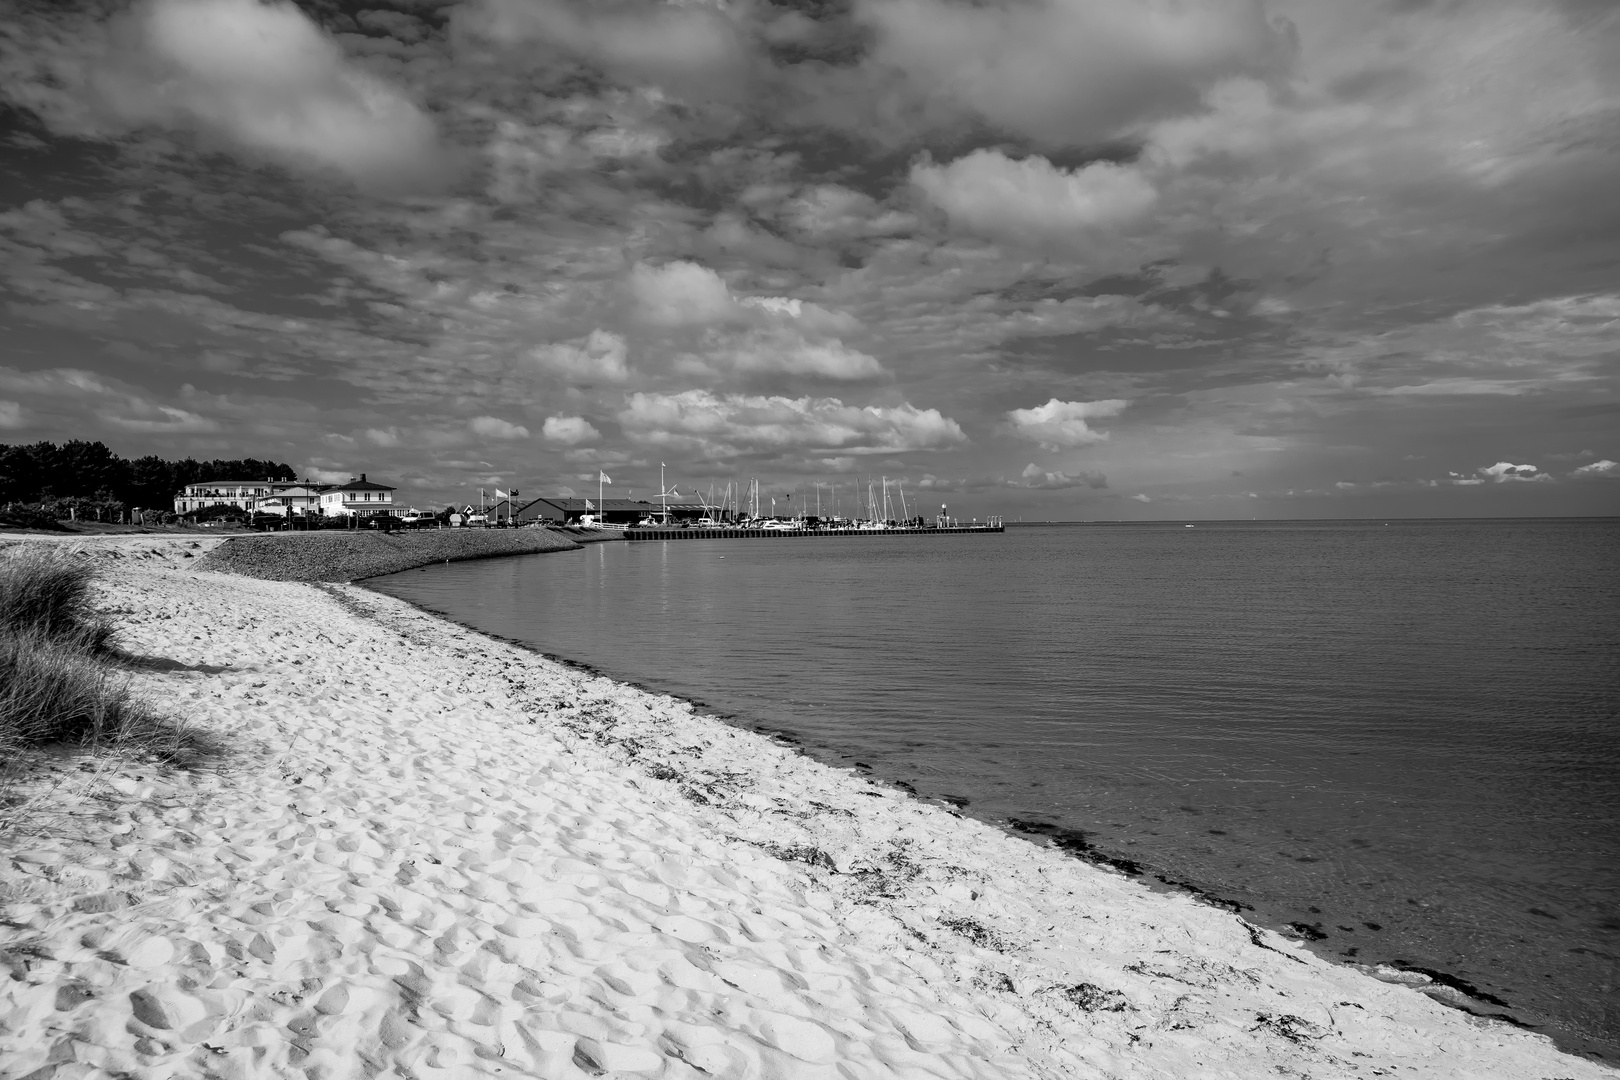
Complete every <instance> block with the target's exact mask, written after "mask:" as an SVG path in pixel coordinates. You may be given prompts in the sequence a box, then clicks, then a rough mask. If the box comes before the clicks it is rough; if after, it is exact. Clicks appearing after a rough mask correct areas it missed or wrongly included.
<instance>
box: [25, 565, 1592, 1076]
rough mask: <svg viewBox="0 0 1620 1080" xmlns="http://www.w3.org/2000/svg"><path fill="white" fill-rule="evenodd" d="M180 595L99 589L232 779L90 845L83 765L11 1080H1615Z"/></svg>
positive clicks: (1255, 949) (225, 598) (110, 814)
mask: <svg viewBox="0 0 1620 1080" xmlns="http://www.w3.org/2000/svg"><path fill="white" fill-rule="evenodd" d="M194 565H195V563H192V562H187V561H182V558H181V554H174V555H173V557H167V556H162V555H157V556H149V557H147V558H146V559H145V560H144V561H141V562H136V561H135V560H134V559H127V560H119V561H117V562H115V563H112V564H110V565H109V567H108V571H107V575H106V579H105V581H104V584H103V589H104V592H105V595H106V599H107V600H108V601H110V603H109V605H108V606H109V607H111V608H113V609H114V610H115V611H116V612H117V613H118V617H119V620H120V624H121V629H122V631H123V635H124V638H125V643H126V646H127V648H128V650H129V651H130V652H132V653H135V654H137V655H140V656H145V657H148V658H153V659H155V660H158V661H161V662H162V663H161V664H157V663H152V664H147V665H146V666H144V667H142V668H140V669H139V670H138V671H137V674H136V676H135V677H136V680H137V683H138V686H139V687H140V689H142V690H143V691H145V692H146V693H148V694H149V695H150V696H152V697H153V698H154V699H156V700H159V701H160V702H162V703H163V704H164V706H165V707H166V708H168V709H171V710H180V709H184V710H185V716H186V718H188V719H191V720H193V721H194V722H195V723H197V724H198V725H199V726H200V727H203V728H206V729H207V730H209V731H210V732H213V733H215V734H218V735H221V736H224V737H225V741H226V742H228V743H230V744H232V745H234V746H235V747H237V748H238V750H237V752H236V754H235V755H234V756H232V757H230V758H228V759H226V760H222V761H220V762H218V763H215V764H211V765H208V766H205V767H201V768H198V769H195V770H193V771H191V772H174V771H163V770H154V769H153V768H152V767H151V766H148V765H142V764H139V763H129V762H124V763H118V762H113V763H103V764H102V771H101V778H100V781H99V783H98V785H97V787H96V789H95V790H96V794H95V796H94V801H93V804H83V805H76V804H75V803H74V802H73V798H74V795H75V793H74V791H73V790H71V788H70V787H69V786H68V785H69V783H70V782H71V778H72V777H74V776H75V774H77V772H78V770H77V765H76V764H75V763H74V762H73V761H72V760H70V759H64V761H63V763H62V773H61V776H59V778H58V779H59V781H61V782H60V783H59V784H58V786H56V787H55V788H54V789H52V788H49V785H48V784H47V785H46V788H47V790H45V791H44V792H43V794H42V798H43V800H44V801H43V802H42V804H41V806H42V810H45V811H55V812H56V813H58V814H60V815H61V818H60V821H62V822H65V823H66V827H59V828H56V829H55V830H54V831H53V832H52V834H51V835H47V836H36V837H29V836H21V837H17V836H13V837H8V838H6V845H7V851H6V855H7V856H8V858H7V860H6V862H5V863H3V864H0V865H3V866H5V868H6V869H5V876H4V884H5V886H6V891H5V896H4V900H5V908H6V911H5V917H6V919H7V925H6V926H4V927H0V950H3V954H0V955H3V956H4V957H5V958H6V960H7V962H8V963H9V964H10V966H11V969H12V973H13V977H12V980H11V981H10V982H9V983H8V984H6V985H5V989H4V992H5V993H6V994H7V995H9V999H8V1004H9V1005H10V1007H11V1009H12V1013H13V1015H14V1016H15V1017H16V1020H15V1022H14V1023H13V1024H12V1026H11V1030H10V1031H9V1032H8V1033H7V1034H5V1035H3V1036H0V1060H5V1061H6V1062H7V1064H8V1074H10V1073H12V1072H13V1071H14V1073H15V1074H16V1075H26V1074H29V1073H31V1072H33V1070H36V1069H40V1070H45V1071H42V1072H40V1073H38V1074H37V1075H39V1076H41V1077H42V1078H43V1077H46V1076H50V1077H52V1078H53V1080H55V1078H56V1077H61V1078H63V1080H66V1078H67V1077H69V1076H72V1077H80V1076H102V1075H106V1074H107V1073H109V1072H116V1071H126V1072H132V1073H134V1074H136V1075H142V1076H144V1075H147V1074H148V1072H150V1073H151V1075H154V1076H155V1075H158V1073H159V1071H161V1073H162V1075H212V1074H218V1075H222V1076H223V1075H230V1076H259V1075H284V1074H285V1071H286V1070H289V1069H294V1068H296V1069H300V1070H308V1069H317V1070H320V1071H322V1072H323V1073H325V1074H328V1075H348V1074H350V1073H352V1072H356V1071H358V1068H359V1066H360V1064H361V1063H365V1065H366V1068H367V1069H368V1070H383V1071H386V1070H390V1069H392V1070H395V1071H399V1072H402V1073H403V1072H406V1071H409V1072H410V1074H412V1075H428V1074H431V1073H433V1071H434V1070H435V1069H438V1070H450V1071H449V1072H446V1073H443V1075H469V1076H470V1075H482V1074H485V1073H487V1074H489V1075H496V1074H497V1072H499V1073H501V1074H502V1075H545V1076H565V1075H567V1076H574V1075H594V1074H601V1073H606V1072H611V1073H615V1074H623V1075H657V1076H683V1077H684V1076H690V1077H697V1076H702V1075H705V1074H706V1075H711V1076H729V1077H745V1076H764V1075H779V1076H800V1075H803V1076H827V1077H833V1076H847V1077H857V1078H859V1077H867V1076H872V1077H878V1076H890V1075H897V1074H898V1073H900V1072H906V1070H910V1071H909V1072H906V1075H918V1076H929V1075H937V1076H952V1077H961V1076H984V1077H997V1078H999V1077H1020V1076H1033V1077H1068V1076H1086V1077H1091V1076H1097V1077H1102V1076H1133V1077H1138V1076H1139V1077H1148V1076H1152V1077H1160V1076H1163V1077H1170V1076H1176V1077H1181V1076H1190V1075H1212V1076H1213V1075H1234V1076H1237V1075H1259V1074H1261V1073H1275V1072H1277V1071H1279V1070H1289V1071H1293V1072H1300V1073H1303V1072H1309V1073H1310V1074H1311V1075H1314V1076H1319V1077H1320V1076H1372V1075H1380V1074H1384V1073H1387V1072H1388V1071H1390V1070H1391V1069H1394V1068H1397V1067H1405V1068H1418V1069H1421V1070H1423V1075H1425V1076H1456V1077H1464V1076H1467V1077H1486V1076H1501V1077H1504V1078H1507V1077H1514V1078H1518V1077H1527V1076H1540V1077H1555V1076H1556V1077H1579V1078H1583V1080H1584V1078H1587V1077H1594V1078H1595V1077H1605V1076H1609V1077H1612V1076H1614V1075H1616V1074H1615V1073H1613V1072H1612V1071H1610V1070H1608V1069H1606V1068H1604V1067H1603V1066H1601V1065H1599V1064H1597V1063H1594V1062H1591V1061H1587V1060H1584V1059H1581V1058H1578V1057H1574V1056H1570V1055H1566V1054H1563V1053H1560V1052H1559V1051H1557V1050H1556V1049H1555V1048H1554V1047H1553V1045H1552V1044H1551V1042H1550V1041H1549V1040H1547V1039H1546V1038H1545V1037H1542V1036H1538V1035H1531V1034H1526V1033H1524V1032H1520V1031H1517V1030H1514V1029H1512V1028H1509V1027H1507V1026H1505V1025H1502V1024H1499V1023H1494V1022H1489V1021H1481V1020H1477V1019H1474V1018H1471V1017H1469V1016H1468V1015H1466V1014H1464V1013H1461V1012H1458V1011H1456V1010H1454V1009H1449V1008H1446V1007H1444V1006H1442V1005H1440V1004H1439V1003H1437V1002H1435V1001H1432V1000H1430V999H1429V998H1428V997H1425V996H1423V995H1421V994H1416V993H1411V992H1410V991H1408V990H1407V989H1405V988H1402V987H1398V986H1393V985H1389V984H1386V983H1383V982H1379V981H1377V980H1374V979H1372V978H1369V977H1366V976H1364V975H1361V974H1359V973H1357V972H1356V971H1355V970H1353V969H1351V968H1347V967H1343V966H1341V965H1337V964H1329V963H1328V962H1326V961H1323V960H1321V959H1320V958H1318V957H1316V956H1314V955H1313V954H1310V953H1309V952H1307V951H1305V950H1303V949H1302V948H1300V947H1298V946H1297V945H1296V944H1295V943H1292V942H1289V941H1287V940H1286V939H1284V938H1282V937H1280V936H1278V935H1276V934H1273V933H1271V932H1270V931H1266V930H1262V929H1260V928H1258V927H1252V926H1250V925H1249V924H1247V923H1244V922H1243V921H1242V920H1240V919H1238V918H1237V917H1236V916H1234V915H1231V914H1230V913H1227V912H1224V911H1221V910H1219V909H1217V908H1213V907H1210V906H1208V905H1206V904H1201V903H1197V902H1195V901H1193V900H1192V899H1190V898H1187V897H1185V896H1180V895H1176V894H1169V893H1160V892H1152V891H1149V890H1148V889H1146V888H1143V887H1142V885H1141V884H1139V883H1137V882H1133V881H1131V880H1129V879H1127V878H1125V877H1123V876H1122V875H1120V874H1117V873H1114V872H1111V871H1108V870H1104V869H1099V868H1097V867H1093V866H1089V865H1087V864H1085V863H1083V862H1080V861H1079V860H1076V859H1073V858H1070V857H1068V856H1066V855H1064V854H1063V853H1062V852H1061V851H1059V850H1056V849H1054V848H1052V847H1046V846H1038V845H1035V844H1031V843H1028V842H1027V841H1025V840H1023V839H1020V838H1017V837H1014V836H1010V835H1008V834H1007V833H1005V832H1003V831H1001V830H999V829H996V828H994V827H992V826H990V825H988V824H985V823H982V822H979V821H976V820H973V819H969V818H964V817H961V816H960V815H957V814H955V813H953V812H952V811H950V810H947V809H945V808H943V807H939V806H935V805H933V804H931V803H925V802H923V801H921V800H919V799H915V798H912V797H910V796H907V795H904V794H903V793H900V792H897V791H894V790H892V789H886V788H882V787H879V786H877V785H875V784H873V783H872V782H870V781H869V780H867V779H865V778H864V777H861V776H859V775H856V774H853V773H851V772H850V771H849V770H847V769H835V768H830V767H828V766H826V765H823V764H821V763H819V762H817V761H815V760H814V759H813V758H811V757H810V756H808V755H806V754H804V753H802V752H800V751H798V750H796V749H792V748H789V747H784V746H782V745H780V743H779V742H778V741H777V740H774V739H771V738H769V737H767V736H765V735H761V734H757V733H755V732H753V731H751V730H749V729H745V728H741V727H738V726H735V725H730V724H727V723H725V722H724V721H721V720H717V719H714V718H711V717H709V716H705V715H702V714H699V713H696V712H694V710H693V708H692V707H691V706H690V705H689V704H687V703H685V702H681V701H678V700H676V699H674V698H671V697H669V696H668V695H662V694H655V693H649V692H645V691H641V690H637V689H635V688H633V687H631V686H628V685H625V684H622V683H618V682H615V681H613V680H611V679H608V678H605V677H602V676H598V675H592V674H586V673H584V672H582V671H579V670H577V669H575V668H572V667H567V666H564V665H562V664H560V663H558V662H555V661H552V660H547V659H545V658H544V657H541V656H540V655H539V654H537V653H535V652H533V651H532V650H529V649H527V648H522V647H519V646H515V645H511V644H508V643H505V642H502V641H499V640H497V639H496V638H494V637H493V636H491V635H486V634H481V633H478V632H475V631H471V630H469V629H466V628H463V627H460V626H458V625H456V624H454V623H451V622H449V621H447V620H445V619H442V618H440V617H438V616H435V615H432V614H428V613H426V612H424V611H423V610H421V609H419V608H416V607H414V606H412V605H410V604H408V603H406V602H405V601H402V600H398V599H395V598H392V597H388V596H386V595H385V594H382V593H380V592H378V591H376V590H374V589H371V588H369V587H366V586H359V585H335V584H328V585H308V584H295V583H285V582H275V581H266V580H261V579H253V578H243V577H228V576H225V575H220V574H213V573H207V572H201V573H198V572H192V571H191V568H192V567H193V566H194ZM42 783H43V781H42ZM10 1066H15V1069H14V1070H13V1069H11V1068H9V1067H10ZM49 1066H55V1068H54V1070H53V1069H50V1068H48V1067H49ZM700 1070H701V1071H700Z"/></svg>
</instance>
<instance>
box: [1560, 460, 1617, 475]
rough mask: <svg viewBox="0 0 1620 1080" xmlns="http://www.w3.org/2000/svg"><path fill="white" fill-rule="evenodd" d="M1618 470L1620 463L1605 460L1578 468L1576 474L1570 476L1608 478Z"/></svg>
mask: <svg viewBox="0 0 1620 1080" xmlns="http://www.w3.org/2000/svg"><path fill="white" fill-rule="evenodd" d="M1617 469H1620V463H1617V462H1613V461H1610V460H1609V459H1608V458H1604V459H1603V460H1601V461H1594V462H1592V463H1591V464H1590V465H1582V466H1581V467H1580V468H1578V469H1576V470H1575V471H1574V472H1572V473H1570V475H1571V476H1607V475H1609V474H1610V473H1612V472H1614V471H1615V470H1617Z"/></svg>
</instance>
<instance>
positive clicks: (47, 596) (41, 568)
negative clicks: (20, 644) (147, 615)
mask: <svg viewBox="0 0 1620 1080" xmlns="http://www.w3.org/2000/svg"><path fill="white" fill-rule="evenodd" d="M94 587H95V571H94V569H93V567H92V566H91V565H90V564H89V563H88V562H86V561H84V560H83V559H79V558H76V557H74V555H73V554H72V553H71V552H65V551H61V550H57V549H52V548H45V547H43V546H35V545H32V544H21V545H18V546H17V547H16V548H14V549H13V550H11V551H9V552H7V553H6V554H5V555H4V556H3V557H0V635H4V636H6V637H16V638H27V637H33V638H37V639H39V640H40V641H50V642H56V643H60V644H62V645H64V646H67V647H69V648H71V649H73V650H75V651H78V652H82V653H84V654H86V655H99V654H104V653H106V652H107V651H108V649H109V647H110V645H111V642H112V635H113V629H112V623H111V622H110V621H109V620H108V619H107V617H106V616H105V615H103V614H102V613H101V612H99V611H97V610H96V607H95V600H94Z"/></svg>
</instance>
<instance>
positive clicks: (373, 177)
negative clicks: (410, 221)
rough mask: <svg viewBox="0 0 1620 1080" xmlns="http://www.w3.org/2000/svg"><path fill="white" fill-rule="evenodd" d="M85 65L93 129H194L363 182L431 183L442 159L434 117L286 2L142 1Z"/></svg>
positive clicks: (376, 185) (281, 159) (85, 91)
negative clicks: (102, 53) (345, 52)
mask: <svg viewBox="0 0 1620 1080" xmlns="http://www.w3.org/2000/svg"><path fill="white" fill-rule="evenodd" d="M85 66H86V68H87V69H88V71H89V75H88V77H87V80H86V82H85V84H84V85H83V86H81V87H75V88H73V89H74V90H75V91H76V92H78V93H80V94H82V95H83V96H84V97H85V98H87V99H88V105H89V106H90V110H91V112H93V113H94V114H96V115H97V116H98V117H99V119H100V122H101V123H102V124H105V123H106V122H109V121H110V122H112V123H113V124H114V125H122V126H128V127H141V126H155V127H164V128H173V129H186V130H192V131H196V132H199V133H202V134H204V135H207V136H210V137H212V138H214V139H217V140H219V141H220V142H222V143H224V144H225V145H227V146H230V147H232V148H236V149H244V150H248V151H250V152H254V153H257V154H260V155H263V156H265V157H268V158H271V159H273V160H276V161H278V162H281V163H283V164H286V165H290V166H293V167H298V168H305V169H310V168H313V169H317V170H335V171H337V172H339V173H341V174H343V175H345V176H347V177H349V178H350V179H352V180H354V181H356V182H358V183H360V184H361V185H363V186H366V187H368V188H398V187H401V186H412V185H417V184H423V183H431V182H434V181H436V180H437V179H439V178H440V177H441V175H442V170H443V168H444V166H445V164H446V161H447V157H446V153H445V151H444V149H443V147H442V146H441V145H440V143H439V139H438V134H437V131H436V129H435V126H434V123H433V121H432V119H431V118H429V116H428V115H427V114H426V113H425V112H423V111H422V109H420V108H419V107H418V106H417V105H416V104H415V103H413V102H412V101H411V100H410V98H409V97H407V96H406V95H405V93H403V92H402V91H401V90H400V89H399V88H398V87H395V86H393V85H391V84H390V83H387V82H385V81H383V80H381V79H379V78H377V77H375V76H373V75H371V74H369V73H367V72H366V71H364V70H363V69H361V68H360V67H358V66H357V65H355V64H354V63H353V62H351V61H350V60H348V59H347V58H346V57H345V56H344V55H343V52H342V50H341V49H340V48H339V47H338V46H337V44H336V42H334V41H333V40H332V39H331V38H330V37H329V36H328V35H327V34H326V33H325V32H324V31H322V30H321V29H320V28H319V27H318V26H316V25H315V23H314V22H312V21H311V20H310V19H309V17H308V16H306V15H304V14H303V13H302V12H301V11H300V10H299V9H298V8H297V6H295V5H294V4H291V3H261V2H260V0H143V2H142V3H139V4H137V5H136V6H135V7H134V8H132V9H131V10H130V11H129V12H127V13H126V14H125V15H124V16H122V17H120V18H119V19H118V20H116V21H115V22H114V23H113V24H112V26H111V27H110V30H109V33H108V35H107V55H106V56H105V57H100V58H96V59H94V60H92V61H91V62H90V63H88V64H86V65H85ZM86 118H87V117H84V116H81V119H86Z"/></svg>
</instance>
